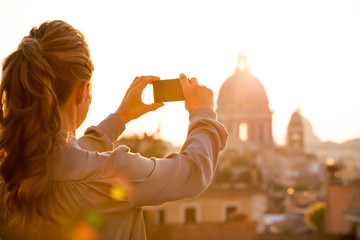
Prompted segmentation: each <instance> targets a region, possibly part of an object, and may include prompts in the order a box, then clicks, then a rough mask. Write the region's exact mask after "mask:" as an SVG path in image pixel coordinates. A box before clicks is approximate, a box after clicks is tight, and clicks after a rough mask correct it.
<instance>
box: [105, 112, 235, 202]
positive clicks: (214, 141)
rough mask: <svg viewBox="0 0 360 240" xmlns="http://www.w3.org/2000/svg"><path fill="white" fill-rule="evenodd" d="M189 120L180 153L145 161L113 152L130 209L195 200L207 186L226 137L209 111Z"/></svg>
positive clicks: (133, 155)
mask: <svg viewBox="0 0 360 240" xmlns="http://www.w3.org/2000/svg"><path fill="white" fill-rule="evenodd" d="M189 118H190V124H189V128H188V135H187V138H186V141H185V143H184V145H183V147H182V149H181V151H180V153H173V154H171V155H169V156H167V157H165V158H163V159H157V158H150V159H147V158H143V157H142V156H140V155H139V154H132V153H129V152H128V151H126V150H125V149H124V148H119V149H116V150H115V151H114V152H113V154H112V157H115V158H116V159H117V160H118V171H119V173H120V175H122V176H124V179H126V181H124V182H123V183H124V188H125V190H126V191H127V195H128V200H129V201H130V204H131V205H132V206H133V207H141V206H145V205H158V204H162V203H165V202H168V201H172V200H177V199H182V198H190V197H195V196H197V195H199V194H200V193H201V192H203V191H204V190H205V189H206V188H207V187H208V185H209V184H210V182H211V179H212V177H213V175H214V172H215V169H216V165H217V161H218V156H219V153H220V151H221V150H223V149H224V147H225V144H226V141H227V137H228V135H227V132H226V130H225V128H224V126H223V125H222V124H221V123H219V122H217V121H216V115H215V113H214V112H213V111H211V110H209V109H197V110H194V111H193V112H192V113H191V114H190V117H189ZM114 160H115V159H114Z"/></svg>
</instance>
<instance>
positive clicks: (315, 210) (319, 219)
mask: <svg viewBox="0 0 360 240" xmlns="http://www.w3.org/2000/svg"><path fill="white" fill-rule="evenodd" d="M325 208H326V203H324V202H316V203H314V204H313V205H311V206H310V207H308V208H307V209H306V210H305V216H304V217H305V223H306V224H307V225H308V226H309V227H310V228H311V229H312V230H314V231H318V232H323V231H324V227H325Z"/></svg>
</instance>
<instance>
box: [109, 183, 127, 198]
mask: <svg viewBox="0 0 360 240" xmlns="http://www.w3.org/2000/svg"><path fill="white" fill-rule="evenodd" d="M110 196H111V197H112V198H113V199H114V200H116V201H122V200H124V199H126V192H125V190H124V189H123V188H122V187H121V186H119V185H114V186H112V187H111V188H110Z"/></svg>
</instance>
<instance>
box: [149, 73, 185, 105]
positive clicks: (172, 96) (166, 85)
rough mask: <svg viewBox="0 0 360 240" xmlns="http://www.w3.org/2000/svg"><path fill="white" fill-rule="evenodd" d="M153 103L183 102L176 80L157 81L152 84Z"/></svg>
mask: <svg viewBox="0 0 360 240" xmlns="http://www.w3.org/2000/svg"><path fill="white" fill-rule="evenodd" d="M152 84H153V92H154V102H156V103H160V102H173V101H183V100H185V98H184V94H183V91H182V87H181V83H180V80H179V79H178V78H175V79H165V80H158V81H155V82H153V83H152Z"/></svg>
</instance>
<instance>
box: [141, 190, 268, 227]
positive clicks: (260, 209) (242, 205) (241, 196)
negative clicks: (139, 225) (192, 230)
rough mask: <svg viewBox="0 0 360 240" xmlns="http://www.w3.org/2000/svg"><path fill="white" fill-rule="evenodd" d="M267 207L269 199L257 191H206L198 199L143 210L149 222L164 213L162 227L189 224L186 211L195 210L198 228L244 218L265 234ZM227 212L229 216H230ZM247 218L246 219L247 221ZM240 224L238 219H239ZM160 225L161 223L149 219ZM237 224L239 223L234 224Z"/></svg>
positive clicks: (157, 220)
mask: <svg viewBox="0 0 360 240" xmlns="http://www.w3.org/2000/svg"><path fill="white" fill-rule="evenodd" d="M265 206H266V197H265V195H264V194H263V192H261V191H258V190H207V191H206V192H204V193H203V194H202V195H200V196H199V197H196V198H193V199H187V200H181V201H175V202H171V203H167V204H164V205H162V206H160V207H156V208H154V207H147V208H144V210H145V212H147V213H145V215H147V217H149V216H150V218H156V217H159V214H156V213H154V212H156V211H163V213H164V222H163V225H180V224H185V223H186V216H185V209H186V208H194V209H195V211H196V213H195V218H196V224H204V223H207V224H208V223H209V224H213V223H214V224H215V223H225V222H229V221H231V220H230V218H231V217H235V218H236V216H235V215H237V216H241V217H242V220H245V219H246V220H251V221H253V222H256V223H258V231H262V230H263V225H262V218H263V213H264V210H265ZM227 208H229V210H230V214H227ZM245 216H246V217H245ZM238 220H239V219H238ZM147 221H148V222H150V223H153V224H159V222H160V221H159V219H147ZM233 221H236V220H233Z"/></svg>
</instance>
